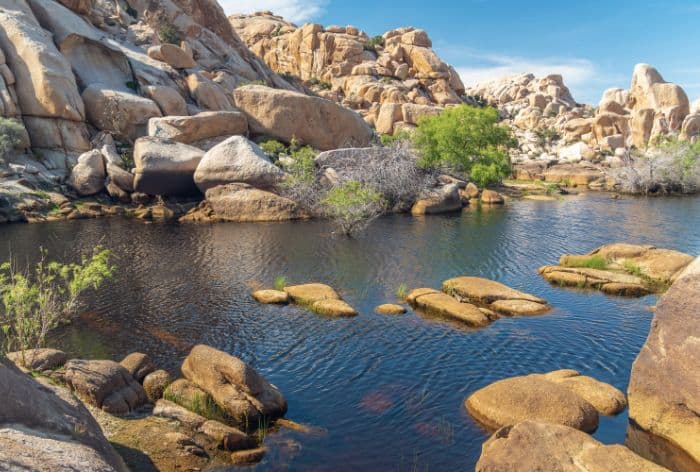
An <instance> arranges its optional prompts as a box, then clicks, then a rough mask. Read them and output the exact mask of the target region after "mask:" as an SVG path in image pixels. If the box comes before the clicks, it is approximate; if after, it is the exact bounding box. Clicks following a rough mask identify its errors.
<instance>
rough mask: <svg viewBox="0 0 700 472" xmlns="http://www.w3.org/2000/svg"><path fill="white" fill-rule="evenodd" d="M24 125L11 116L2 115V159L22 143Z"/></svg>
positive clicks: (0, 128) (0, 133) (0, 118)
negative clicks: (3, 116) (4, 116)
mask: <svg viewBox="0 0 700 472" xmlns="http://www.w3.org/2000/svg"><path fill="white" fill-rule="evenodd" d="M24 134H25V131H24V126H22V125H21V124H20V123H19V122H17V121H16V120H13V119H11V118H2V117H0V159H3V158H5V157H7V155H8V154H9V153H10V151H12V150H13V149H15V148H16V147H17V146H19V145H20V144H22V141H23V140H24Z"/></svg>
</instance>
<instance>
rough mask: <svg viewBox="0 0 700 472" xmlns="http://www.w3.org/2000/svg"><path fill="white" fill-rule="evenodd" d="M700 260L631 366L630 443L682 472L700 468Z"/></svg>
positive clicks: (660, 309)
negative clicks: (699, 340)
mask: <svg viewBox="0 0 700 472" xmlns="http://www.w3.org/2000/svg"><path fill="white" fill-rule="evenodd" d="M699 295H700V259H696V260H695V261H694V262H693V263H692V264H691V265H690V266H688V267H687V269H686V270H685V271H684V272H683V273H682V274H681V275H680V276H679V277H678V278H677V279H676V282H675V283H674V284H673V286H672V287H671V288H670V289H669V291H668V292H667V293H666V294H665V295H664V296H663V298H662V299H661V302H660V303H659V304H658V305H657V308H656V314H655V316H654V321H653V322H652V326H651V332H650V333H649V338H648V339H647V341H646V343H645V344H644V347H642V350H641V352H640V353H639V356H638V357H637V360H636V361H635V362H634V365H633V366H632V375H631V378H630V385H629V389H628V396H629V404H630V414H629V417H630V425H629V429H628V432H627V441H626V444H627V446H628V447H629V448H630V449H632V450H633V451H635V452H636V453H637V454H639V455H641V456H643V457H646V458H647V459H650V460H652V461H654V462H656V463H658V464H661V465H663V466H666V467H668V468H669V469H671V470H676V471H679V472H690V471H692V470H698V469H699V468H700V396H699V395H698V392H700V372H699V371H698V369H697V366H698V365H700V343H698V339H700V317H698V313H700V301H699V300H700V298H699Z"/></svg>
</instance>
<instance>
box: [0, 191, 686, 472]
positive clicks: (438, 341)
mask: <svg viewBox="0 0 700 472" xmlns="http://www.w3.org/2000/svg"><path fill="white" fill-rule="evenodd" d="M699 214H700V199H697V198H687V199H663V200H661V199H659V200H646V199H622V200H612V199H610V198H609V197H608V196H606V195H591V196H587V197H573V198H571V199H568V200H566V201H563V202H554V203H552V202H532V201H524V202H515V203H512V204H510V205H508V206H507V207H505V208H489V209H487V208H482V209H469V210H466V211H465V212H463V213H462V214H461V215H459V214H458V215H450V216H433V217H427V218H411V217H409V216H392V217H387V218H383V219H380V220H378V221H377V222H376V223H375V224H374V225H373V226H371V227H370V228H369V230H368V231H367V233H366V234H364V235H362V236H361V237H359V238H357V239H352V240H347V239H337V238H334V237H332V236H331V235H330V229H329V227H327V226H326V225H325V224H323V223H319V222H305V223H282V224H217V225H212V226H188V225H183V226H178V225H155V224H154V225H146V224H143V225H142V224H139V223H136V222H133V221H124V220H119V219H105V220H98V221H72V222H66V223H51V224H44V225H14V226H7V225H6V226H2V227H0V236H1V238H2V244H0V260H5V259H7V257H8V255H9V253H10V251H11V252H12V254H13V255H14V256H15V257H17V258H18V259H19V260H20V261H22V262H25V263H26V262H29V261H31V259H32V258H33V257H34V256H35V255H36V249H37V247H39V246H44V247H45V248H47V249H48V250H49V251H50V253H51V254H52V255H53V256H63V257H66V258H74V257H76V256H77V255H78V254H79V253H80V252H81V251H84V250H89V249H90V248H92V247H93V246H95V245H97V244H102V245H104V246H106V247H108V248H110V249H111V250H112V251H113V252H114V253H115V255H116V257H117V263H118V265H119V275H118V277H117V279H116V280H115V281H114V282H113V283H112V284H111V285H110V286H109V287H106V288H105V289H104V290H102V291H101V292H100V295H99V296H97V297H94V299H93V300H90V304H89V306H90V311H89V312H86V313H84V314H82V315H81V316H80V318H79V319H78V320H76V322H75V323H74V324H72V325H70V326H68V327H66V328H64V329H62V330H61V331H60V332H59V333H57V339H55V340H54V342H55V343H57V344H59V345H60V346H62V347H63V348H64V349H66V350H68V351H70V353H71V354H74V355H80V356H86V357H102V358H104V357H110V358H113V359H117V360H118V359H120V358H121V357H122V356H124V355H126V354H128V353H129V352H133V351H136V350H138V351H143V352H147V353H149V354H150V355H151V356H153V357H154V358H155V359H156V360H157V362H158V363H159V364H160V365H162V366H163V367H165V368H168V369H170V370H172V371H173V372H177V369H178V367H179V365H180V364H181V362H182V359H183V358H184V356H185V355H186V354H187V352H188V350H189V348H190V347H191V346H192V345H193V344H196V343H206V344H210V345H212V346H215V347H217V348H219V349H223V350H225V351H228V352H230V353H232V354H235V355H237V356H239V357H241V358H243V359H244V360H245V361H247V362H249V363H251V364H252V365H253V366H254V367H255V368H256V369H258V370H259V371H260V372H261V373H262V374H263V375H265V376H266V377H267V378H268V379H269V380H270V381H271V382H273V383H274V384H276V385H277V386H278V387H280V388H281V390H282V391H283V392H284V394H285V395H286V397H287V399H288V401H289V415H288V416H289V417H290V418H291V419H294V420H295V421H298V422H301V423H305V424H310V425H314V426H317V427H319V428H322V429H324V430H327V434H323V435H311V436H304V435H302V434H300V433H281V434H276V435H275V434H273V435H271V436H269V437H268V438H267V440H266V441H267V443H268V445H269V446H270V454H269V455H268V457H267V458H266V459H265V461H264V462H263V463H261V464H260V465H259V466H258V467H257V468H258V469H259V470H271V469H275V470H277V469H281V470H287V469H292V470H302V469H303V470H314V471H325V470H333V471H338V470H425V469H426V468H428V469H429V470H452V469H458V470H463V469H467V470H468V469H470V468H472V467H473V465H474V463H475V462H476V460H477V459H478V456H479V453H480V450H481V444H482V442H483V441H484V440H485V439H486V437H487V433H486V432H485V431H483V430H482V429H481V428H480V427H479V426H478V425H477V424H475V423H474V422H473V421H472V420H471V418H470V417H469V416H468V415H467V414H466V412H465V411H464V408H463V406H462V401H463V399H464V398H465V397H466V396H467V395H468V394H469V393H470V392H472V391H474V390H475V389H478V388H480V387H483V386H485V385H487V384H488V383H491V382H493V381H495V380H498V379H501V378H503V377H507V376H513V375H519V374H525V373H530V372H537V371H539V372H542V371H550V370H554V369H559V368H574V369H577V370H580V371H581V372H582V373H584V374H587V375H592V376H594V377H597V378H599V379H600V380H602V381H605V382H609V383H612V384H613V385H615V386H616V387H618V388H620V389H622V390H625V389H626V387H627V383H628V380H629V371H630V367H631V364H632V361H633V360H634V357H635V356H636V354H637V352H638V350H639V348H640V347H641V345H642V344H643V342H644V340H645V338H646V335H647V332H648V329H649V323H650V320H651V317H652V314H651V313H650V312H649V311H648V310H647V309H646V307H647V306H648V305H652V304H654V303H655V300H654V298H653V297H647V298H644V299H639V300H632V299H621V298H610V297H606V296H604V295H602V294H600V293H597V292H581V291H577V290H564V289H559V288H554V287H551V286H549V285H548V284H547V283H545V282H544V281H543V280H542V279H541V278H540V277H539V276H538V275H537V273H536V269H537V268H538V267H539V266H541V265H544V264H547V263H553V262H555V261H556V260H557V259H558V257H559V255H560V254H562V253H566V252H584V251H588V250H590V249H593V248H594V247H596V246H597V245H600V244H603V243H607V242H612V241H618V240H619V241H629V242H634V243H648V244H655V245H658V246H664V247H672V248H677V249H679V250H682V251H685V252H689V253H693V254H698V253H700V223H699V222H700V218H698V215H699ZM281 275H284V276H286V277H287V279H288V280H289V281H290V282H292V283H302V282H309V281H319V282H325V283H328V284H330V285H332V286H334V287H337V288H339V289H340V290H341V292H342V294H343V297H344V298H345V299H346V300H348V301H349V302H350V303H351V304H352V305H353V306H355V307H356V308H357V309H358V310H359V311H360V313H361V314H360V316H359V317H357V318H354V319H338V320H335V319H328V318H323V317H319V316H316V315H313V314H310V313H307V312H304V311H301V310H299V309H297V308H294V307H282V308H280V307H272V306H260V305H257V304H256V303H254V302H253V300H252V299H251V298H250V296H249V292H250V287H252V286H259V285H265V286H269V285H270V284H271V283H272V281H273V280H274V279H275V278H276V277H277V276H281ZM459 275H477V276H483V277H489V278H493V279H496V280H499V281H501V282H504V283H506V284H509V285H511V286H513V287H515V288H518V289H522V290H525V291H527V292H530V293H533V294H536V295H539V296H542V297H544V298H546V299H547V300H548V301H549V302H550V303H551V304H552V305H553V306H554V307H555V309H554V310H553V311H552V312H550V313H548V314H547V315H544V316H540V317H534V318H519V319H515V318H512V319H502V320H499V321H498V322H496V323H494V324H492V325H491V326H489V327H487V328H485V329H482V330H478V331H474V330H467V329H464V328H463V327H462V326H461V325H459V324H456V323H445V322H441V321H439V320H434V319H429V318H426V317H423V316H420V315H418V314H416V313H414V312H412V311H409V313H408V314H406V315H404V316H399V317H395V316H382V315H376V314H374V312H373V310H374V307H375V306H376V305H378V304H381V303H385V302H392V301H394V298H395V295H394V294H395V292H396V289H397V287H399V286H400V285H401V284H403V283H405V284H407V285H408V286H409V287H418V286H426V287H439V285H440V283H441V282H442V281H443V280H445V279H447V278H450V277H455V276H459ZM626 421H627V419H626V416H625V415H624V414H623V415H620V416H618V417H615V418H602V421H601V426H600V428H599V430H598V432H597V433H596V437H597V438H599V439H601V440H603V441H606V442H613V441H622V440H623V438H624V431H625V424H626Z"/></svg>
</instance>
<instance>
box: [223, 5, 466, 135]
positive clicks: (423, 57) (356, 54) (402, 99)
mask: <svg viewBox="0 0 700 472" xmlns="http://www.w3.org/2000/svg"><path fill="white" fill-rule="evenodd" d="M229 20H230V21H231V24H232V25H233V27H234V28H235V30H236V31H237V32H238V33H239V34H240V36H241V38H242V39H243V40H244V41H245V42H246V44H247V45H248V46H249V47H250V48H251V50H252V51H253V52H255V53H256V54H257V55H258V56H260V57H261V58H263V60H264V61H265V62H266V63H267V65H268V66H270V68H271V69H273V70H274V71H276V72H278V73H280V74H288V75H291V76H295V77H298V78H299V79H301V81H302V82H303V83H304V84H305V85H307V86H308V87H310V88H311V89H312V90H314V91H315V92H317V93H318V94H319V95H321V96H324V97H328V98H331V99H333V100H335V101H338V102H341V103H342V104H343V105H345V106H347V107H349V108H351V109H353V110H356V111H358V112H359V113H360V114H361V115H362V116H363V117H364V118H365V120H366V121H367V122H368V123H369V124H371V125H375V126H376V128H377V131H378V132H379V133H382V134H393V133H395V132H398V131H401V130H407V129H411V128H413V127H415V125H416V124H417V122H418V119H419V118H420V117H421V116H425V115H426V114H434V113H436V112H439V110H440V107H443V106H446V105H451V104H459V103H462V101H463V100H462V97H463V95H464V85H463V84H462V81H461V79H460V77H459V74H458V73H457V71H456V70H455V69H454V68H453V67H451V66H450V65H448V64H446V63H445V62H444V61H442V60H441V59H440V58H439V57H438V56H437V54H436V53H435V51H434V50H433V49H432V41H431V40H430V38H429V37H428V35H427V33H426V32H425V31H423V30H421V29H416V28H410V27H409V28H399V29H395V30H391V31H387V32H386V33H384V35H382V36H380V37H376V38H370V37H369V36H368V35H367V34H366V33H364V32H362V31H360V30H358V29H357V28H355V27H353V26H347V27H341V26H328V27H325V28H324V27H323V26H321V25H318V24H305V25H303V26H300V27H297V26H296V25H294V24H292V23H289V22H287V21H285V20H284V19H283V18H281V17H279V16H275V15H273V14H272V13H270V12H259V13H256V14H254V15H234V16H231V17H229Z"/></svg>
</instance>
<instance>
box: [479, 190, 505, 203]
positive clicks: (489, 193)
mask: <svg viewBox="0 0 700 472" xmlns="http://www.w3.org/2000/svg"><path fill="white" fill-rule="evenodd" d="M481 203H486V204H491V205H494V204H496V205H497V204H502V203H505V201H504V199H503V196H502V195H501V194H500V193H498V192H495V191H493V190H488V189H484V191H483V192H481Z"/></svg>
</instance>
